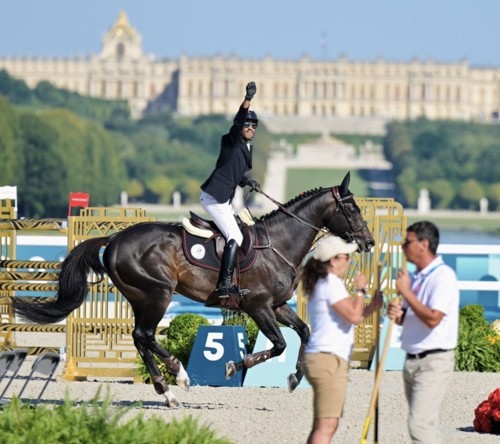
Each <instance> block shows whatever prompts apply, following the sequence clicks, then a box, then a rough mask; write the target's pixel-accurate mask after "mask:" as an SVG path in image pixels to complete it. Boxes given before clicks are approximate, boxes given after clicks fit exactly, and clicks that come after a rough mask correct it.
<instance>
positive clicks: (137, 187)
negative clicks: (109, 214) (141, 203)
mask: <svg viewBox="0 0 500 444" xmlns="http://www.w3.org/2000/svg"><path fill="white" fill-rule="evenodd" d="M125 191H126V192H127V195H128V197H129V198H131V199H132V200H136V199H138V198H140V197H141V196H142V195H143V194H144V185H143V184H142V182H139V181H138V180H137V179H132V180H131V181H129V183H128V184H127V186H126V187H125Z"/></svg>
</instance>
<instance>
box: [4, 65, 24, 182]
mask: <svg viewBox="0 0 500 444" xmlns="http://www.w3.org/2000/svg"><path fill="white" fill-rule="evenodd" d="M0 74H1V73H0ZM21 147H22V144H21V129H20V127H19V117H18V114H17V111H16V110H15V109H14V107H13V106H11V105H10V103H9V102H8V101H7V99H5V98H3V97H1V96H0V157H1V159H2V161H1V162H0V185H18V184H19V182H20V180H22V177H23V168H22V166H23V159H24V156H23V152H22V149H21Z"/></svg>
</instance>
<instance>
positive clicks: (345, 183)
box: [339, 171, 351, 196]
mask: <svg viewBox="0 0 500 444" xmlns="http://www.w3.org/2000/svg"><path fill="white" fill-rule="evenodd" d="M350 181H351V172H350V171H348V172H347V174H346V175H345V177H344V180H342V183H341V184H340V190H339V191H340V195H341V196H343V195H344V194H347V192H348V191H349V182H350Z"/></svg>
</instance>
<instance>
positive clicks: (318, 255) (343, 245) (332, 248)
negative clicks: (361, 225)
mask: <svg viewBox="0 0 500 444" xmlns="http://www.w3.org/2000/svg"><path fill="white" fill-rule="evenodd" d="M357 250H358V244H357V243H351V244H348V243H347V242H345V241H344V240H343V239H341V238H340V237H337V236H325V237H323V238H322V239H321V240H320V241H319V242H318V244H317V246H316V248H315V250H314V254H313V257H314V259H317V260H319V261H321V262H326V261H328V260H330V259H331V258H332V257H335V256H337V255H339V254H352V253H354V252H355V251H357Z"/></svg>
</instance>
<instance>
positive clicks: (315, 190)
mask: <svg viewBox="0 0 500 444" xmlns="http://www.w3.org/2000/svg"><path fill="white" fill-rule="evenodd" d="M325 190H329V188H323V187H320V188H313V189H312V190H309V191H304V192H302V193H300V194H299V195H298V196H295V197H293V198H292V199H290V200H289V201H288V202H287V203H285V204H283V206H284V207H285V208H288V207H290V206H291V205H293V204H294V203H296V202H299V201H300V200H302V199H305V198H306V197H309V196H312V195H314V194H319V193H321V192H323V191H325ZM278 213H280V209H279V208H277V209H275V210H273V211H271V212H270V213H267V214H264V215H263V216H261V217H259V218H258V219H257V222H263V221H265V220H268V219H270V218H271V217H273V216H275V215H276V214H278Z"/></svg>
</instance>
